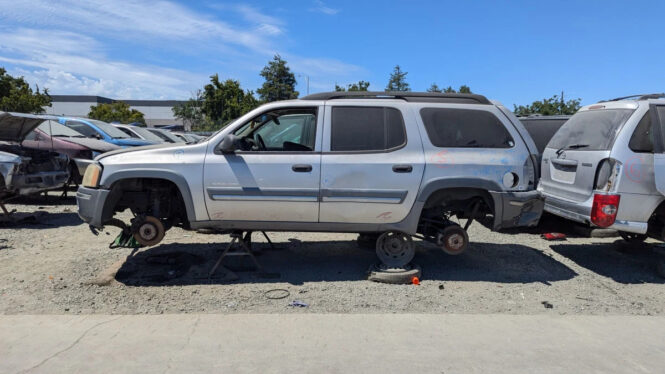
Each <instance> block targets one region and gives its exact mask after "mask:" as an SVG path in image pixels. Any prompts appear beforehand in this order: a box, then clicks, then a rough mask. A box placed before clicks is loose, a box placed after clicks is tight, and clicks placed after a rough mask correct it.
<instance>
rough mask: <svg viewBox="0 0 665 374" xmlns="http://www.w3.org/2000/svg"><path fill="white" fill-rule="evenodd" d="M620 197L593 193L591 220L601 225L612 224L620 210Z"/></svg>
mask: <svg viewBox="0 0 665 374" xmlns="http://www.w3.org/2000/svg"><path fill="white" fill-rule="evenodd" d="M619 198H620V196H619V195H601V194H595V195H593V205H592V206H591V222H593V223H594V224H595V225H596V226H599V227H609V226H612V224H614V220H615V219H616V218H617V212H618V211H619Z"/></svg>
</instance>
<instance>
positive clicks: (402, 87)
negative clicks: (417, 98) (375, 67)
mask: <svg viewBox="0 0 665 374" xmlns="http://www.w3.org/2000/svg"><path fill="white" fill-rule="evenodd" d="M407 74H409V73H407V72H406V71H402V69H400V67H399V65H395V69H393V72H392V74H390V80H388V85H387V86H386V91H411V89H410V88H409V83H408V82H407V81H406V75H407Z"/></svg>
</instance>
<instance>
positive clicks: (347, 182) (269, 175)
mask: <svg viewBox="0 0 665 374" xmlns="http://www.w3.org/2000/svg"><path fill="white" fill-rule="evenodd" d="M537 159H538V154H537V150H536V147H535V144H534V143H533V141H532V140H531V138H530V137H529V134H528V133H527V132H526V130H525V129H524V127H523V126H522V124H521V123H520V122H519V120H518V119H517V118H516V117H515V116H514V115H513V113H512V112H510V111H509V110H508V109H506V108H505V107H504V106H502V105H501V104H499V103H495V102H491V101H489V100H488V99H487V98H485V97H484V96H480V95H474V94H447V93H446V94H444V93H417V92H356V93H353V92H332V93H321V94H314V95H309V96H306V97H303V98H301V99H298V100H291V101H279V102H274V103H269V104H265V105H263V106H261V107H259V108H257V109H255V110H253V111H251V112H249V113H247V114H246V115H244V116H242V117H241V118H239V119H237V120H236V121H234V122H232V123H231V124H229V125H228V126H226V127H224V128H223V129H222V130H221V131H219V132H217V133H216V134H213V135H212V136H210V137H209V138H207V139H205V140H204V141H202V142H200V143H197V144H191V145H185V144H182V143H181V144H170V145H155V146H151V147H143V148H139V149H135V150H118V151H113V152H109V153H106V154H103V155H101V156H99V157H97V158H96V162H95V163H94V164H93V165H90V166H89V167H88V169H87V170H86V173H85V175H84V178H83V183H82V185H81V187H80V188H79V190H78V192H77V195H76V197H77V203H78V209H79V216H80V217H81V218H82V219H83V220H84V221H86V222H88V223H89V224H90V225H91V226H92V227H93V228H101V227H103V226H104V225H108V224H113V225H117V221H118V220H117V219H114V214H115V213H116V212H120V211H123V210H125V209H128V208H129V209H130V210H131V211H132V212H133V214H134V218H133V219H132V221H131V222H129V223H128V224H123V225H120V226H121V227H123V228H124V229H126V230H129V231H131V234H132V235H133V236H134V238H135V239H136V240H137V241H138V242H139V243H141V244H143V245H155V244H157V243H159V242H160V241H161V240H162V238H163V237H164V233H165V231H166V230H168V229H169V228H170V227H172V226H174V225H178V226H181V227H183V228H185V229H213V230H226V231H236V232H238V231H251V230H256V231H321V232H350V233H360V234H362V235H364V236H369V237H373V238H375V243H376V245H375V248H376V252H377V255H378V257H379V259H380V260H381V261H382V262H383V263H384V264H385V265H388V266H402V265H405V264H408V263H409V262H410V260H411V259H412V258H413V256H414V254H415V249H414V244H413V242H412V237H417V238H421V239H423V240H427V241H430V242H433V243H435V244H436V245H438V246H440V247H441V249H443V251H444V252H446V253H449V254H459V253H462V252H463V251H464V250H465V249H466V248H467V244H468V235H467V232H466V230H467V229H468V227H469V225H470V224H471V222H473V221H474V220H483V222H488V224H489V226H490V227H491V228H492V229H494V230H500V229H506V228H511V227H519V226H535V225H537V223H538V221H539V219H540V215H541V213H542V209H543V201H542V199H541V197H540V194H539V193H538V192H537V191H536V190H535V184H536V180H537V177H538V169H537V167H538V164H537ZM455 218H462V219H466V222H465V223H464V227H462V226H461V225H460V224H459V223H458V222H457V220H456V219H455Z"/></svg>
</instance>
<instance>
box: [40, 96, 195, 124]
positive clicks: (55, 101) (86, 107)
mask: <svg viewBox="0 0 665 374" xmlns="http://www.w3.org/2000/svg"><path fill="white" fill-rule="evenodd" d="M117 101H122V102H125V103H127V104H129V106H130V107H131V108H132V109H136V110H138V111H140V112H141V113H143V115H144V118H145V122H146V124H147V125H148V126H150V127H154V126H161V125H173V124H178V125H182V121H181V120H179V119H177V118H175V117H174V116H173V111H172V110H171V108H173V107H174V106H175V105H178V104H180V103H183V102H184V101H179V100H114V99H109V98H106V97H102V96H87V95H51V106H50V107H44V109H45V110H46V113H47V114H53V115H58V116H68V117H87V116H88V113H89V112H90V107H91V106H95V105H97V104H110V103H114V102H117Z"/></svg>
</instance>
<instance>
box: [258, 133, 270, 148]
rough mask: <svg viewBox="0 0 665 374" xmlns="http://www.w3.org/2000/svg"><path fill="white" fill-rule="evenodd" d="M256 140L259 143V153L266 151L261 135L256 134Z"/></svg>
mask: <svg viewBox="0 0 665 374" xmlns="http://www.w3.org/2000/svg"><path fill="white" fill-rule="evenodd" d="M256 140H257V142H258V143H259V144H258V146H259V150H260V151H265V150H266V149H268V148H266V143H265V142H264V141H263V137H261V135H259V134H256Z"/></svg>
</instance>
